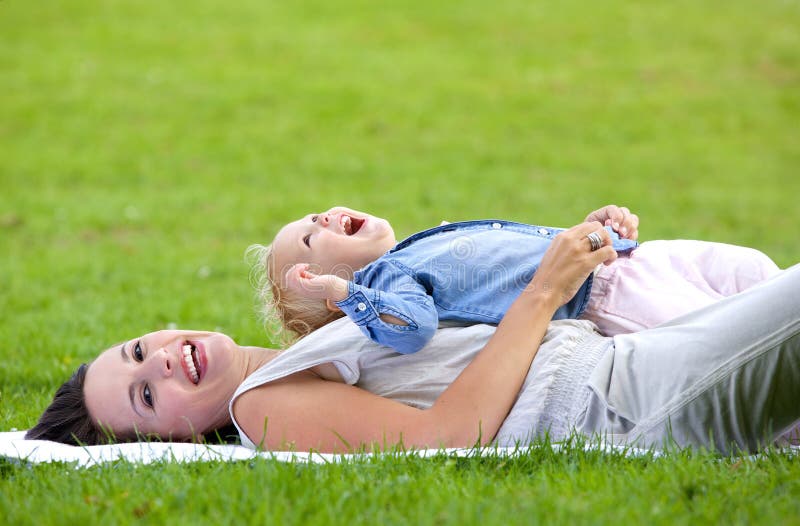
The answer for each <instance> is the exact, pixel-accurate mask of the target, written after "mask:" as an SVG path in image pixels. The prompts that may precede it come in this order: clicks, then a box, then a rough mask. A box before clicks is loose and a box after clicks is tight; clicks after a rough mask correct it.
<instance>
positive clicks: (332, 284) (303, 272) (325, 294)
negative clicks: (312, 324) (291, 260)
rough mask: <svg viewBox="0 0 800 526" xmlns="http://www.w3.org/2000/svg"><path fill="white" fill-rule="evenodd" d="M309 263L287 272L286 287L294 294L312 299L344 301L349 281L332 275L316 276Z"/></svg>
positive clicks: (294, 266) (297, 265) (294, 267)
mask: <svg viewBox="0 0 800 526" xmlns="http://www.w3.org/2000/svg"><path fill="white" fill-rule="evenodd" d="M309 268H310V265H309V264H308V263H298V264H296V265H293V266H292V268H290V269H289V270H288V271H287V272H286V286H287V288H288V289H289V290H291V291H292V292H294V293H296V294H298V295H300V296H303V297H305V298H311V299H322V300H330V301H333V302H336V301H342V300H343V299H345V298H347V293H348V286H347V280H345V279H343V278H340V277H339V276H334V275H332V274H314V273H313V272H311V271H310V270H309Z"/></svg>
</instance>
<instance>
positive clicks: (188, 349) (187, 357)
mask: <svg viewBox="0 0 800 526" xmlns="http://www.w3.org/2000/svg"><path fill="white" fill-rule="evenodd" d="M183 361H184V362H185V363H186V367H187V368H188V369H189V374H191V375H192V381H193V382H194V383H197V382H199V381H200V375H199V374H198V373H197V367H195V366H194V360H192V346H191V345H184V346H183Z"/></svg>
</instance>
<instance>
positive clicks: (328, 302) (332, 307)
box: [325, 299, 342, 312]
mask: <svg viewBox="0 0 800 526" xmlns="http://www.w3.org/2000/svg"><path fill="white" fill-rule="evenodd" d="M325 306H326V307H328V310H329V311H331V312H339V311H341V310H342V309H340V308H339V307H337V306H336V303H334V302H332V301H331V300H329V299H328V300H325Z"/></svg>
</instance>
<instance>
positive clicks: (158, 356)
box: [151, 347, 177, 378]
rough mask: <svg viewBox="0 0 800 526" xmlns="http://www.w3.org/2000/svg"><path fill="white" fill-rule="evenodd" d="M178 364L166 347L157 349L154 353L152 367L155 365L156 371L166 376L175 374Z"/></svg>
mask: <svg viewBox="0 0 800 526" xmlns="http://www.w3.org/2000/svg"><path fill="white" fill-rule="evenodd" d="M176 365H177V364H176V363H175V360H173V359H172V357H170V355H169V351H167V349H166V348H164V347H162V348H161V349H159V350H157V351H156V352H154V353H153V355H152V359H151V367H153V369H154V370H155V372H156V373H158V374H160V375H161V376H164V377H165V378H169V377H170V376H172V375H173V373H174V372H175V366H176Z"/></svg>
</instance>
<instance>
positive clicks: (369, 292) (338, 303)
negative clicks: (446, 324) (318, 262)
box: [286, 263, 439, 354]
mask: <svg viewBox="0 0 800 526" xmlns="http://www.w3.org/2000/svg"><path fill="white" fill-rule="evenodd" d="M388 274H391V280H390V281H388V282H386V283H380V282H379V283H371V285H372V286H371V287H365V286H363V285H358V284H356V283H353V282H352V281H347V280H345V279H343V278H340V277H338V276H333V275H329V274H325V275H318V274H314V273H312V272H310V271H309V270H308V265H307V264H304V263H299V264H297V265H295V266H294V267H292V268H291V269H290V270H289V272H287V274H286V279H287V285H288V286H289V288H290V289H291V290H293V291H294V292H296V293H298V294H302V295H303V296H305V297H307V298H313V299H320V300H325V301H326V302H327V304H328V308H329V309H331V310H335V309H339V310H341V311H342V312H344V313H345V314H346V315H347V316H348V317H349V318H350V319H351V320H353V322H355V323H356V325H358V326H359V327H360V328H361V330H362V331H363V332H364V333H365V334H366V335H367V337H369V338H370V339H371V340H373V341H375V342H377V343H380V344H381V345H386V346H389V347H392V348H393V349H394V350H396V351H397V352H399V353H402V354H411V353H415V352H417V351H418V350H420V349H421V348H422V347H424V346H425V344H426V343H428V341H429V340H430V339H431V338H432V337H433V335H434V333H435V332H436V329H437V327H438V326H439V315H438V313H437V312H436V307H435V305H434V303H433V298H432V297H431V296H429V295H428V293H427V291H426V290H425V287H423V286H422V285H421V284H420V283H417V282H416V281H415V280H414V279H413V278H412V277H411V276H409V275H407V274H405V273H403V272H394V273H383V274H382V273H380V272H379V273H377V275H378V276H386V275H388Z"/></svg>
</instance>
